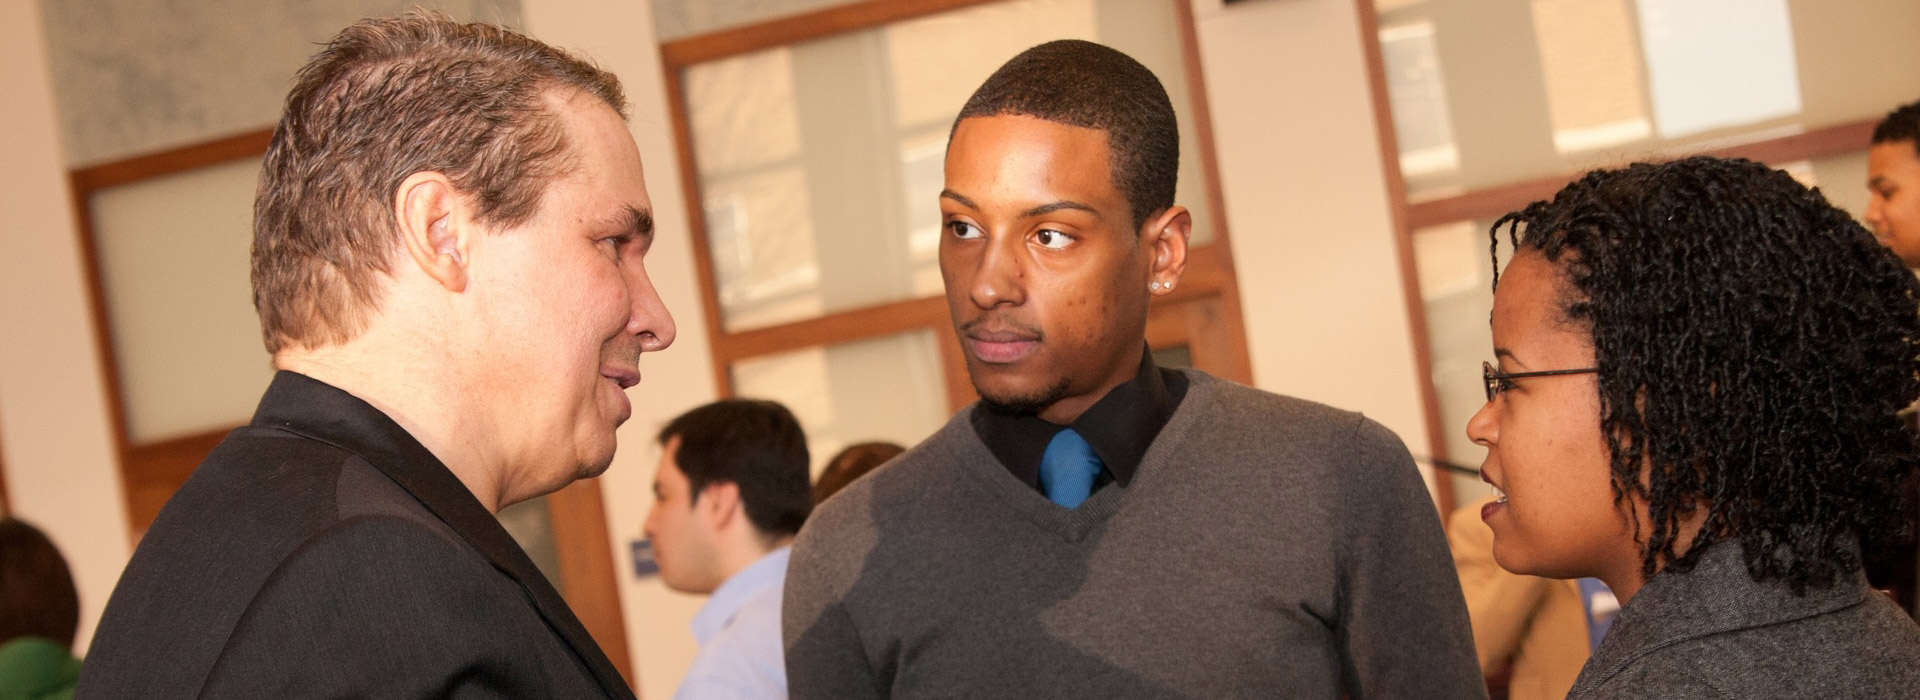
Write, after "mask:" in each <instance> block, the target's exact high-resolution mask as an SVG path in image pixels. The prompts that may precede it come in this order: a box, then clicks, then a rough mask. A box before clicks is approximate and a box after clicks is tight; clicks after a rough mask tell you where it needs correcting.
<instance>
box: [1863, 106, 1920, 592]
mask: <svg viewBox="0 0 1920 700" xmlns="http://www.w3.org/2000/svg"><path fill="white" fill-rule="evenodd" d="M1867 191H1868V193H1869V195H1870V199H1869V200H1868V202H1867V216H1866V223H1867V228H1870V229H1873V235H1874V236H1876V237H1878V238H1879V239H1880V243H1881V245H1884V246H1886V247H1887V248H1888V249H1889V250H1892V251H1893V254H1894V255H1897V256H1900V262H1903V263H1906V265H1907V268H1908V269H1920V102H1914V103H1911V104H1907V105H1904V106H1901V107H1899V108H1897V109H1895V110H1893V111H1892V112H1889V113H1887V116H1886V118H1884V119H1881V120H1880V123H1879V124H1878V125H1876V126H1874V128H1873V147H1872V148H1871V149H1869V150H1868V151H1867ZM1901 416H1903V417H1905V418H1906V420H1907V424H1908V425H1915V424H1916V422H1920V421H1917V420H1916V419H1917V418H1920V412H1916V410H1915V408H1914V407H1911V406H1909V407H1908V408H1907V410H1905V411H1902V412H1901ZM1912 488H1913V490H1914V495H1915V500H1916V501H1920V475H1915V478H1914V481H1913V483H1912ZM1914 505H1915V513H1914V517H1915V520H1914V522H1913V525H1912V528H1913V530H1912V532H1910V533H1909V535H1911V537H1910V539H1909V542H1913V543H1920V502H1916V503H1915V504H1914ZM1865 554H1866V563H1867V578H1868V579H1869V580H1871V581H1872V582H1873V585H1875V586H1878V587H1881V588H1885V589H1887V590H1889V591H1891V592H1892V593H1893V596H1894V598H1895V599H1896V600H1897V601H1898V602H1899V603H1900V607H1902V608H1906V610H1907V614H1908V615H1912V616H1914V617H1915V618H1916V619H1920V581H1916V579H1920V544H1914V545H1912V546H1906V547H1894V548H1892V549H1891V550H1889V551H1877V552H1866V553H1865Z"/></svg>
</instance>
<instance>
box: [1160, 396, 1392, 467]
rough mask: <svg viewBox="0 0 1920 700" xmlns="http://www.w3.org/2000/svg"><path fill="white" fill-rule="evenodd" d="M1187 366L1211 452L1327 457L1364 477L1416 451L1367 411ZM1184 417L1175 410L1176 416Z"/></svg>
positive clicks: (1201, 432) (1318, 460)
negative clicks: (1250, 384) (1257, 386)
mask: <svg viewBox="0 0 1920 700" xmlns="http://www.w3.org/2000/svg"><path fill="white" fill-rule="evenodd" d="M1185 372H1186V373H1187V376H1188V377H1189V378H1190V380H1191V382H1192V383H1191V388H1189V389H1188V393H1187V399H1186V401H1197V402H1198V404H1199V405H1196V406H1194V407H1192V408H1193V409H1194V410H1196V412H1197V413H1196V415H1193V416H1190V417H1186V418H1187V420H1190V421H1191V424H1190V430H1191V431H1192V432H1193V434H1194V436H1195V437H1196V438H1197V439H1198V440H1199V441H1201V442H1202V443H1203V444H1204V446H1205V449H1207V450H1208V451H1210V452H1213V453H1215V454H1224V455H1228V456H1244V457H1246V458H1251V459H1261V460H1263V461H1279V462H1287V463H1293V464H1296V465H1324V466H1326V467H1328V468H1332V469H1334V470H1335V471H1337V472H1338V474H1347V475H1358V476H1363V477H1370V476H1374V475H1377V474H1378V472H1379V471H1380V470H1383V469H1386V470H1392V471H1396V472H1397V471H1403V470H1406V469H1407V468H1408V467H1410V466H1411V462H1412V458H1411V457H1410V456H1409V455H1408V453H1407V449H1406V446H1405V444H1403V443H1402V442H1401V441H1400V438H1399V436H1397V435H1395V434H1394V433H1393V431H1391V430H1388V429H1387V428H1386V426H1383V425H1381V424H1380V423H1379V422H1378V421H1375V420H1373V419H1371V418H1368V417H1366V416H1364V415H1361V414H1359V413H1356V412H1353V411H1347V410H1343V409H1339V408H1334V407H1332V406H1328V405H1325V404H1321V403H1317V402H1314V401H1308V400H1306V399H1300V398H1295V397H1291V396H1283V395H1280V394H1275V393H1272V392H1269V391H1263V390H1260V389H1255V388H1252V387H1248V386H1244V385H1241V384H1236V383H1234V382H1230V381H1226V380H1223V379H1219V378H1216V377H1213V376H1211V375H1208V374H1206V373H1203V372H1197V371H1193V370H1185ZM1183 403H1184V402H1183ZM1185 410H1187V407H1186V406H1182V411H1185ZM1182 418H1183V417H1182V416H1180V412H1176V413H1175V421H1176V422H1179V421H1181V419H1182ZM1170 425H1171V424H1170Z"/></svg>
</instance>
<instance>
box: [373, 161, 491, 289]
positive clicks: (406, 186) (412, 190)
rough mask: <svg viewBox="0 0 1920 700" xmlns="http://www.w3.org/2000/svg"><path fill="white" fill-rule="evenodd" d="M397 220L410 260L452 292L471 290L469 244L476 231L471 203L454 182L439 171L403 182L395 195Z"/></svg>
mask: <svg viewBox="0 0 1920 700" xmlns="http://www.w3.org/2000/svg"><path fill="white" fill-rule="evenodd" d="M393 206H394V220H395V222H396V223H398V224H399V229H400V245H401V247H403V248H404V249H405V250H406V251H407V259H408V260H411V261H413V264H414V265H416V266H418V267H419V268H420V271H421V272H425V273H427V276H428V277H431V278H433V279H434V281H436V282H439V283H440V286H442V287H445V288H446V289H447V291H450V292H462V291H466V288H467V265H468V262H469V259H468V253H469V252H470V250H469V243H471V238H472V236H473V235H474V233H475V231H473V230H472V226H471V225H470V224H469V223H468V222H471V221H472V218H471V217H469V216H467V215H466V213H467V212H466V207H467V203H466V200H465V199H464V198H462V197H461V196H460V193H459V192H458V191H455V190H454V188H453V181H452V180H450V179H448V178H447V176H446V175H444V174H441V173H437V172H418V173H414V174H412V175H408V176H407V179H405V180H402V181H401V182H400V189H399V190H398V191H396V192H395V193H394V202H393Z"/></svg>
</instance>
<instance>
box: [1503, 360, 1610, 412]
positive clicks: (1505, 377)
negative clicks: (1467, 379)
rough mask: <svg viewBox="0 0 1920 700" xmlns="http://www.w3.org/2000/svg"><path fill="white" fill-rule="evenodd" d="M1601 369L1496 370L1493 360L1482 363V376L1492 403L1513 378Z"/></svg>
mask: <svg viewBox="0 0 1920 700" xmlns="http://www.w3.org/2000/svg"><path fill="white" fill-rule="evenodd" d="M1599 371H1600V368H1599V367H1588V368H1586V369H1550V370H1546V371H1544V372H1500V371H1496V370H1494V368H1493V363H1491V362H1482V363H1480V378H1481V380H1482V381H1485V382H1486V384H1487V402H1488V403H1492V402H1493V400H1494V399H1495V398H1497V397H1499V396H1500V392H1502V391H1506V390H1507V389H1509V388H1511V387H1512V386H1513V380H1515V379H1526V378H1527V377H1556V376H1559V375H1563V374H1592V373H1595V372H1599Z"/></svg>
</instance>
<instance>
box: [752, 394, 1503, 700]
mask: <svg viewBox="0 0 1920 700" xmlns="http://www.w3.org/2000/svg"><path fill="white" fill-rule="evenodd" d="M1188 375H1189V376H1190V377H1191V379H1192V385H1191V388H1190V389H1189V390H1188V393H1187V396H1186V399H1185V400H1184V401H1182V402H1181V404H1180V407H1179V409H1178V410H1177V411H1176V412H1175V413H1174V415H1173V418H1172V419H1171V420H1170V421H1169V422H1168V423H1167V425H1166V427H1165V428H1164V429H1163V430H1162V431H1161V433H1160V435H1159V437H1158V438H1157V439H1156V440H1155V441H1154V443H1153V446H1152V447H1151V448H1149V449H1148V451H1147V454H1146V457H1145V459H1144V460H1142V462H1141V465H1140V471H1139V473H1138V474H1137V475H1136V476H1135V477H1134V481H1133V483H1131V484H1130V485H1128V486H1127V487H1125V488H1115V487H1109V488H1105V489H1101V490H1100V491H1099V492H1097V493H1095V494H1094V495H1093V496H1092V497H1091V498H1090V499H1088V500H1087V501H1086V502H1085V503H1083V504H1081V506H1080V507H1079V508H1076V509H1072V510H1068V509H1066V508H1062V507H1060V506H1058V505H1055V504H1053V503H1052V502H1050V501H1048V500H1047V499H1046V497H1045V496H1042V495H1041V494H1039V493H1037V492H1035V491H1034V490H1033V489H1032V488H1029V487H1027V486H1025V485H1023V484H1021V483H1019V482H1018V481H1017V480H1016V479H1014V478H1013V477H1012V476H1011V475H1010V474H1009V473H1008V472H1007V470H1006V469H1005V468H1004V467H1002V466H1001V465H1000V463H999V462H998V461H997V460H996V459H995V458H994V457H993V455H992V453H991V452H990V451H989V450H988V449H987V447H986V445H984V444H982V443H981V442H980V439H979V437H978V436H977V435H976V434H975V432H974V429H973V427H972V426H971V425H970V424H969V421H968V417H967V413H966V412H965V411H963V412H962V413H961V414H960V415H958V416H956V417H955V418H954V419H953V420H952V421H950V422H949V423H948V424H947V425H946V427H945V428H942V429H941V430H940V432H938V433H936V434H935V435H934V436H933V437H931V438H928V439H927V441H926V442H924V443H921V444H920V445H919V446H917V447H915V448H914V449H912V450H911V451H909V452H907V453H906V454H904V455H902V456H900V457H899V458H897V459H895V460H894V461H893V462H892V463H891V464H890V465H888V466H887V467H886V468H883V469H881V470H878V471H876V472H874V473H873V474H870V475H868V476H867V477H864V478H862V479H861V480H859V481H857V482H855V483H854V484H853V485H852V486H850V487H849V488H848V489H847V490H845V491H843V492H841V494H840V495H837V496H835V497H834V498H833V499H831V500H829V501H828V502H827V503H825V504H823V505H822V506H821V507H820V508H819V509H818V510H816V511H815V513H814V515H813V517H812V519H810V520H809V521H808V523H807V526H806V528H805V529H804V530H803V531H802V532H801V533H800V537H799V539H798V541H796V542H795V544H794V550H793V559H792V562H791V564H790V565H789V568H788V573H787V590H786V601H785V614H784V618H785V620H784V628H785V636H786V640H787V674H788V687H789V694H790V696H791V697H793V698H796V699H800V700H859V699H862V698H996V699H997V698H1204V699H1206V700H1216V699H1223V698H1296V697H1297V698H1327V699H1333V698H1339V697H1341V696H1343V695H1344V696H1346V697H1349V698H1353V699H1355V700H1361V699H1364V698H1481V697H1485V690H1484V686H1483V685H1482V682H1481V679H1480V674H1479V670H1478V667H1477V665H1476V663H1475V659H1474V653H1473V637H1472V634H1471V633H1470V632H1469V630H1468V627H1467V611H1466V605H1465V604H1464V603H1463V602H1462V598H1461V594H1460V585H1459V582H1458V580H1457V579H1456V578H1455V577H1454V573H1453V566H1452V563H1451V559H1450V557H1449V556H1448V554H1447V549H1446V542H1445V540H1444V538H1443V537H1442V535H1441V531H1440V521H1439V518H1438V515H1437V513H1436V512H1435V511H1434V506H1433V503H1432V501H1430V500H1429V499H1428V497H1427V492H1426V489H1425V488H1424V486H1423V485H1422V484H1421V480H1420V477H1419V474H1418V472H1417V471H1416V470H1415V468H1414V466H1413V463H1412V460H1411V459H1410V458H1409V457H1408V455H1407V451H1406V448H1405V447H1403V446H1402V445H1401V444H1400V441H1399V440H1398V439H1396V438H1395V437H1394V436H1393V434H1392V433H1390V432H1388V431H1387V430H1386V429H1385V428H1383V427H1381V426H1380V425H1379V424H1377V423H1374V422H1373V421H1370V420H1367V419H1365V418H1363V417H1361V416H1359V415H1357V414H1353V413H1347V412H1343V411H1337V410H1334V409H1331V408H1327V407H1325V406H1321V405H1318V404H1313V403H1310V402H1306V401H1301V400H1298V399H1292V398H1287V397H1283V396H1277V395H1274V394H1269V393H1266V392H1262V391H1258V390H1255V389H1250V388H1247V387H1243V386H1239V385H1236V384H1232V383H1229V382H1225V381H1221V380H1218V379H1214V378H1213V377H1210V376H1208V375H1205V374H1201V373H1197V372H1189V373H1188Z"/></svg>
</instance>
